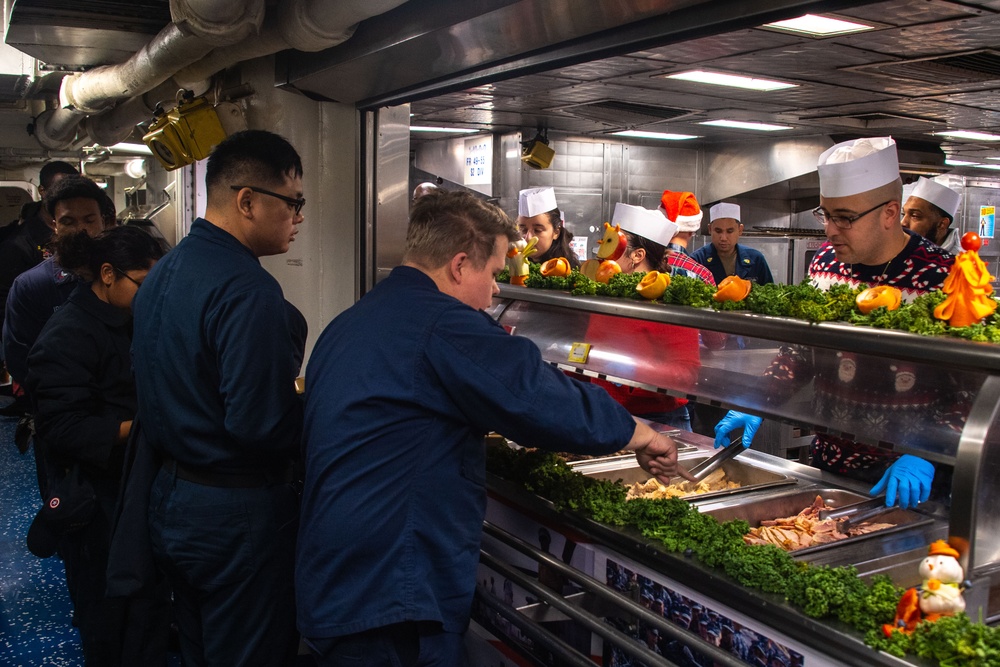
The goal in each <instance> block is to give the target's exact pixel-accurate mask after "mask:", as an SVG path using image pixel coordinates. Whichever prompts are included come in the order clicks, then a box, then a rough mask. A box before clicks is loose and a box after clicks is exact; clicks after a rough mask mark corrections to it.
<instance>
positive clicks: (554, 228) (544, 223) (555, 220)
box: [517, 188, 580, 269]
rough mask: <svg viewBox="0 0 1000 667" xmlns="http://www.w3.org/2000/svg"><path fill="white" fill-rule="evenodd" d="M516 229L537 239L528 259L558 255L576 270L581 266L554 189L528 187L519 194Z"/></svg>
mask: <svg viewBox="0 0 1000 667" xmlns="http://www.w3.org/2000/svg"><path fill="white" fill-rule="evenodd" d="M517 228H518V230H520V232H521V236H523V237H524V240H525V241H530V240H531V239H532V238H536V239H538V240H537V241H536V243H535V252H534V253H533V254H532V255H530V256H529V257H528V259H529V261H532V262H537V263H539V264H541V263H542V262H545V261H547V260H550V259H553V258H555V257H565V258H566V259H567V260H568V261H569V265H570V266H571V267H573V268H574V269H575V268H578V267H579V266H580V260H579V258H578V257H577V256H576V253H574V252H573V247H572V246H571V245H570V241H572V240H573V234H572V233H570V231H569V230H568V229H566V227H565V225H563V221H562V215H561V214H560V212H559V206H558V204H556V193H555V190H553V189H552V188H529V189H527V190H521V192H520V193H518V197H517Z"/></svg>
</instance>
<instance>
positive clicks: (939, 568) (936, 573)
mask: <svg viewBox="0 0 1000 667" xmlns="http://www.w3.org/2000/svg"><path fill="white" fill-rule="evenodd" d="M920 577H921V578H922V579H923V584H921V586H920V611H921V612H923V615H924V619H925V620H928V621H933V620H937V618H938V617H940V616H952V615H954V614H958V613H960V612H963V611H965V599H964V598H963V597H962V590H963V586H962V581H963V579H964V578H965V575H964V573H963V572H962V566H961V565H959V564H958V552H957V551H956V550H955V549H953V548H952V547H951V546H949V544H948V543H947V542H945V541H944V540H937V541H936V542H934V543H933V544H931V547H930V550H929V551H928V554H927V558H925V559H924V560H923V561H922V562H921V563H920Z"/></svg>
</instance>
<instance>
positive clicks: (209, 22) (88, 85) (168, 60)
mask: <svg viewBox="0 0 1000 667" xmlns="http://www.w3.org/2000/svg"><path fill="white" fill-rule="evenodd" d="M170 9H171V17H172V18H173V19H174V22H172V23H171V24H170V25H168V26H167V27H165V28H164V29H163V30H161V31H160V33H159V34H158V35H157V36H156V37H154V38H153V39H152V40H151V41H150V42H149V43H148V44H146V45H145V46H144V47H142V48H141V49H140V50H139V51H138V52H136V53H135V55H133V56H132V57H131V58H129V59H128V60H127V61H126V62H124V63H121V64H118V65H109V66H105V67H96V68H94V69H92V70H89V71H87V72H84V73H82V74H71V75H69V76H66V77H65V78H63V79H62V80H61V86H60V89H59V102H60V105H61V106H62V107H63V109H61V110H57V111H54V112H52V113H48V112H46V113H44V114H42V116H40V117H39V119H38V120H37V121H36V123H35V135H36V137H37V138H38V141H39V143H40V144H42V146H45V147H46V148H62V147H65V146H66V144H67V143H68V142H71V141H72V140H73V138H74V137H75V136H76V129H77V126H78V125H79V124H80V121H81V120H83V118H84V116H86V115H87V114H95V113H100V112H101V111H103V110H105V109H107V108H108V107H110V106H113V105H114V103H115V102H116V101H118V100H121V99H128V98H133V97H136V96H138V95H142V94H143V93H146V92H148V91H149V90H151V89H153V88H155V87H156V86H158V85H159V84H161V83H163V82H164V81H166V80H167V79H169V78H170V77H171V76H172V75H173V74H174V73H175V72H177V70H179V69H181V68H182V67H185V66H186V65H189V64H191V63H193V62H195V61H197V60H198V59H200V58H202V57H204V56H205V55H207V54H208V53H210V52H211V51H212V49H214V48H216V47H217V46H220V45H223V46H224V45H228V44H232V43H235V42H238V41H241V40H243V39H246V38H247V37H248V36H250V35H252V34H254V33H256V32H258V31H259V30H260V26H261V24H262V23H263V21H264V0H243V1H242V2H222V3H220V2H215V1H214V0H171V3H170ZM50 85H51V83H50V80H49V79H48V77H46V80H44V81H43V82H41V83H40V88H41V89H42V90H44V89H45V88H47V87H48V86H50ZM129 106H130V110H132V109H134V108H135V107H137V106H138V105H129ZM124 115H125V114H123V116H124ZM139 120H141V118H140V119H139ZM137 122H138V121H137ZM116 123H118V124H120V123H121V118H119V119H117V120H113V121H109V126H113V125H115V124H116ZM133 125H134V123H133ZM109 132H110V130H109ZM112 134H114V135H115V136H117V134H118V133H117V131H116V132H113V133H112Z"/></svg>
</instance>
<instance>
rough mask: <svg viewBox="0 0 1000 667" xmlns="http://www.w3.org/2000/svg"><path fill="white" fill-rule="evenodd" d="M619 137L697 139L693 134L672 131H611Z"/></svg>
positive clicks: (670, 139) (667, 139)
mask: <svg viewBox="0 0 1000 667" xmlns="http://www.w3.org/2000/svg"><path fill="white" fill-rule="evenodd" d="M611 134H613V135H615V136H619V137H635V138H636V139H664V140H666V141H684V140H685V139H697V138H698V136H697V135H694V134H674V133H672V132H643V131H641V130H625V131H623V132H612V133H611Z"/></svg>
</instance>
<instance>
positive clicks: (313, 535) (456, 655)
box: [296, 193, 679, 667]
mask: <svg viewBox="0 0 1000 667" xmlns="http://www.w3.org/2000/svg"><path fill="white" fill-rule="evenodd" d="M516 238H518V235H517V232H516V229H515V228H514V227H513V225H512V224H511V223H510V221H509V219H508V218H507V216H506V215H505V214H504V213H503V212H502V211H501V210H500V209H499V208H497V207H495V206H493V205H488V204H483V203H481V202H479V201H478V200H476V199H475V198H474V197H472V196H471V195H467V194H462V193H446V194H435V195H428V196H425V197H421V198H420V199H419V200H418V201H417V202H416V203H415V204H414V207H413V209H412V212H411V221H410V227H409V231H408V235H407V251H406V255H405V256H404V265H403V266H400V267H397V268H396V269H394V270H393V271H392V273H391V274H390V275H389V276H388V277H387V278H386V279H385V280H383V281H382V282H381V283H380V284H379V285H378V286H377V287H375V289H374V290H372V292H370V293H369V294H367V295H365V296H364V297H363V298H362V299H361V300H360V301H359V302H358V303H357V304H355V305H354V306H353V307H351V308H349V309H348V310H347V311H345V312H344V313H342V314H341V315H340V316H338V317H337V318H336V319H335V320H334V321H333V322H332V323H331V324H330V325H329V326H328V327H327V328H326V330H325V331H324V332H323V334H322V335H321V337H320V339H319V341H318V342H317V344H316V347H315V349H314V351H313V355H312V357H311V360H310V363H309V368H308V369H307V373H306V417H305V450H306V479H305V489H304V492H303V499H302V525H301V529H300V535H299V546H298V552H297V563H296V602H297V605H298V614H299V629H300V630H301V631H302V634H303V636H304V637H306V638H307V641H308V643H309V644H310V646H311V647H312V648H313V650H314V652H315V654H316V655H317V659H318V661H319V663H320V664H321V665H324V666H330V665H337V666H340V665H349V664H360V663H354V662H351V660H352V658H354V659H356V658H357V657H359V656H364V657H365V662H364V664H365V665H366V666H368V667H375V666H381V665H397V664H402V665H412V664H418V663H417V660H418V656H419V664H420V665H427V666H431V665H438V666H441V667H445V666H447V667H459V666H460V665H463V664H465V661H464V656H463V655H462V650H461V646H462V633H463V632H464V631H465V629H466V626H467V624H468V622H469V615H470V609H471V605H472V596H473V591H474V588H475V579H476V566H477V563H478V560H479V543H480V532H481V528H482V520H483V517H484V513H485V505H486V492H485V447H484V443H483V436H484V435H485V434H486V433H488V432H490V431H497V432H500V433H503V434H504V435H506V436H507V437H510V438H512V439H514V440H515V441H517V442H519V443H521V444H522V445H525V446H531V447H544V448H546V449H552V450H556V451H575V452H581V453H590V454H607V453H611V452H614V451H617V450H620V449H623V448H628V449H633V450H637V455H638V457H639V460H640V463H641V465H643V466H644V467H646V468H647V470H649V471H651V472H652V473H653V474H655V475H658V476H659V477H660V478H661V479H664V480H667V479H669V477H670V476H671V475H675V474H678V470H679V469H678V467H677V465H676V460H677V459H676V448H675V446H674V443H673V442H672V441H671V440H670V439H669V438H668V437H667V436H665V435H662V434H658V433H656V432H654V431H653V430H652V429H650V428H649V427H648V426H647V425H645V424H641V423H639V422H636V421H635V420H634V419H633V418H632V417H631V416H630V415H629V414H628V412H627V411H626V410H625V409H624V408H622V407H621V406H620V405H618V403H616V402H615V401H614V400H613V399H612V398H611V397H610V396H609V395H608V394H607V392H605V391H604V390H603V389H602V388H600V387H597V386H594V385H589V384H585V383H581V382H577V381H576V380H573V379H570V378H569V377H567V376H566V375H564V374H563V373H561V372H559V371H558V370H556V369H555V368H554V367H552V366H549V365H548V364H545V363H544V362H543V361H542V359H541V354H540V352H539V350H538V348H537V347H536V346H535V344H534V343H533V342H531V341H530V340H528V339H525V338H521V337H517V336H511V335H509V334H507V332H506V331H505V330H504V329H503V328H502V327H501V326H500V325H499V324H497V323H496V322H495V321H493V320H492V319H491V318H490V317H489V316H488V315H486V314H485V313H483V312H481V309H483V308H486V307H488V306H489V305H490V303H491V300H492V297H493V295H494V294H495V293H496V283H495V276H496V274H497V273H499V272H500V271H501V270H502V269H503V267H504V257H505V254H506V251H507V248H508V242H509V241H511V240H514V239H516ZM553 406H556V407H555V408H553Z"/></svg>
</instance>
